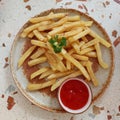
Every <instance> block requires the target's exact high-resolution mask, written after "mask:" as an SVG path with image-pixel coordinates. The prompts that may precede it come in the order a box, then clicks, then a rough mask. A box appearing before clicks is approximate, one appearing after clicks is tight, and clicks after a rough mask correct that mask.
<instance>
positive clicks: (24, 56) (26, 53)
mask: <svg viewBox="0 0 120 120" xmlns="http://www.w3.org/2000/svg"><path fill="white" fill-rule="evenodd" d="M35 48H36V46H32V47H30V48H29V49H28V50H27V51H26V52H25V53H24V54H23V55H22V56H21V57H20V59H19V61H18V67H21V66H22V64H23V63H24V61H25V60H26V59H27V58H28V57H29V56H30V54H31V53H32V52H33V51H34V50H35Z"/></svg>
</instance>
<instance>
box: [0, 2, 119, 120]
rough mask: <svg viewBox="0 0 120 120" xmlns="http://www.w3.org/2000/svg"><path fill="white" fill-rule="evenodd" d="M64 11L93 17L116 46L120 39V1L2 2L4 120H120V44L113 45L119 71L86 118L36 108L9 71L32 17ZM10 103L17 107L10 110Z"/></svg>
mask: <svg viewBox="0 0 120 120" xmlns="http://www.w3.org/2000/svg"><path fill="white" fill-rule="evenodd" d="M25 1H26V2H25ZM61 7H63V8H74V9H77V10H79V11H82V12H84V13H86V14H89V15H90V16H91V17H93V18H94V19H95V20H97V21H98V22H99V23H100V24H101V25H102V26H103V28H105V30H106V31H107V33H108V35H109V37H110V39H111V41H112V43H114V41H115V40H116V39H117V38H118V37H119V36H120V0H56V1H55V0H0V120H9V119H11V120H120V71H119V69H120V53H119V52H120V45H119V44H118V45H117V46H116V47H115V46H114V44H113V48H114V52H115V70H114V74H113V77H112V81H111V83H110V85H109V87H108V88H107V90H106V91H105V93H104V94H103V95H102V96H101V97H100V98H99V99H98V100H97V101H95V102H94V103H93V104H92V105H91V107H90V108H89V109H88V110H87V111H86V112H84V113H83V114H77V115H72V114H68V113H51V112H48V111H45V110H42V109H40V108H38V107H36V106H35V105H32V104H31V103H30V102H29V101H28V100H27V99H26V98H25V97H23V95H22V94H21V93H20V91H19V90H18V88H17V87H16V85H15V83H14V81H13V78H12V75H11V72H10V67H9V55H10V49H11V45H12V42H13V40H14V38H15V35H16V34H17V32H18V31H19V29H20V28H21V26H22V25H23V24H24V23H25V22H26V21H27V20H28V19H29V18H30V17H32V16H34V15H37V14H39V13H40V12H42V11H44V10H48V9H50V8H61ZM119 41H120V40H119ZM10 96H11V97H10ZM8 98H9V99H8ZM10 100H12V104H13V107H12V108H11V109H10V110H9V108H8V102H9V101H10ZM7 101H8V102H7Z"/></svg>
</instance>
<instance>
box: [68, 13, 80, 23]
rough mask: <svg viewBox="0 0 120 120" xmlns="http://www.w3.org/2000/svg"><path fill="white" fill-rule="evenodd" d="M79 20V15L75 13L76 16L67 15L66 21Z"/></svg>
mask: <svg viewBox="0 0 120 120" xmlns="http://www.w3.org/2000/svg"><path fill="white" fill-rule="evenodd" d="M79 20H80V16H79V15H76V16H69V17H68V21H69V22H74V21H79Z"/></svg>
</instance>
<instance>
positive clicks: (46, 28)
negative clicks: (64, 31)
mask: <svg viewBox="0 0 120 120" xmlns="http://www.w3.org/2000/svg"><path fill="white" fill-rule="evenodd" d="M67 20H68V19H67V17H64V18H62V19H60V20H59V21H57V22H53V23H51V24H50V25H46V26H40V27H39V28H38V30H39V31H45V30H50V29H52V28H55V27H58V26H61V25H63V24H64V23H65V22H67Z"/></svg>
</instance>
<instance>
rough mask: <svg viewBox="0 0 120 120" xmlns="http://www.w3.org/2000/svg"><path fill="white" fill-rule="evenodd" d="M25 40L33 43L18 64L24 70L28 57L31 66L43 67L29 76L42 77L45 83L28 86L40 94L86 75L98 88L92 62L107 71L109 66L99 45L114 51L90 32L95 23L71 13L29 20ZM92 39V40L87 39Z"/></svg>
mask: <svg viewBox="0 0 120 120" xmlns="http://www.w3.org/2000/svg"><path fill="white" fill-rule="evenodd" d="M29 22H30V25H29V26H28V27H26V28H25V29H24V30H23V32H22V34H21V37H22V38H27V37H28V38H29V39H31V44H32V45H31V47H30V48H29V49H28V50H27V51H25V53H24V54H23V55H22V56H21V58H20V59H19V61H18V67H21V66H22V65H23V63H24V61H25V60H26V59H27V58H28V57H29V58H30V60H29V61H28V65H29V66H35V65H37V66H38V65H42V64H45V63H47V65H48V66H47V67H46V66H45V67H43V66H44V65H43V66H42V67H40V68H39V70H37V71H35V72H33V73H32V74H31V75H30V79H33V78H35V77H39V78H38V79H45V82H43V83H36V84H35V83H34V84H33V83H29V84H28V86H27V89H28V90H30V91H32V90H38V89H43V88H46V87H50V86H51V91H53V90H55V89H57V88H58V87H59V86H60V85H61V84H62V82H63V81H65V80H66V79H68V78H70V77H77V76H79V75H83V76H84V77H85V78H86V79H87V80H88V81H91V82H93V85H94V86H98V85H99V82H100V81H99V80H98V79H97V78H96V76H95V74H94V72H93V70H92V64H93V63H92V61H90V58H96V59H98V62H99V65H100V66H101V67H102V68H104V69H106V68H108V65H107V64H106V63H105V62H104V61H103V59H102V53H101V49H100V45H101V44H102V45H104V46H105V47H107V48H109V47H111V44H110V43H109V42H107V41H106V40H104V39H103V38H102V37H100V36H99V35H98V34H97V33H95V32H94V31H93V30H91V29H90V27H91V26H92V24H93V21H83V20H81V18H80V16H79V15H75V16H70V15H69V14H68V13H53V12H52V13H50V14H48V15H46V16H42V17H35V18H31V19H30V20H29ZM88 35H89V36H91V37H92V38H93V39H92V40H89V39H88V38H87V36H88Z"/></svg>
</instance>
